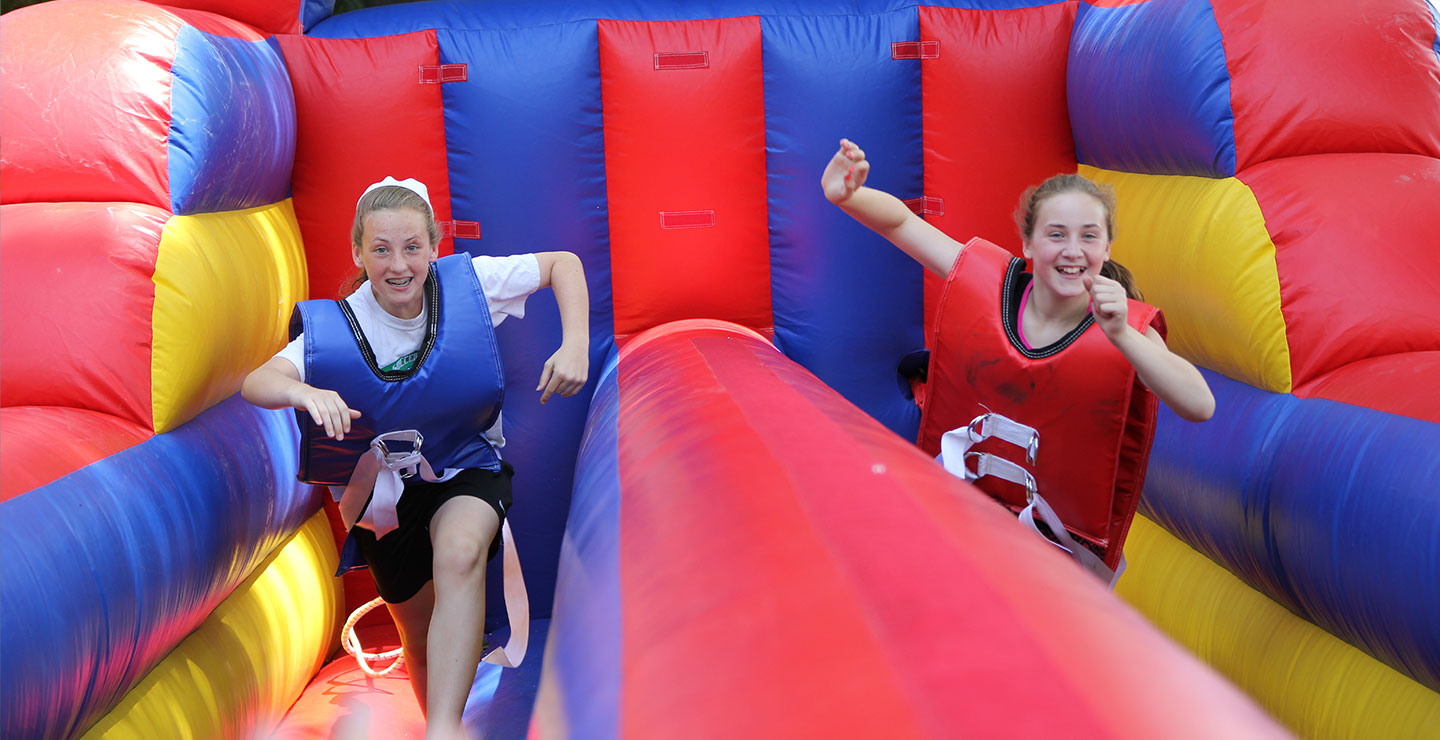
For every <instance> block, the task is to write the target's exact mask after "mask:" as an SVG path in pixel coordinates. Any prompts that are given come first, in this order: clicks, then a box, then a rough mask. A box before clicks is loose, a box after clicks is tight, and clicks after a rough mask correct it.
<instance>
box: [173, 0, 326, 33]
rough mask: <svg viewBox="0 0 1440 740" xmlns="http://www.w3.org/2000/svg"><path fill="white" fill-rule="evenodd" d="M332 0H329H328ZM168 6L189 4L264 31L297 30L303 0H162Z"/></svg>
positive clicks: (175, 6)
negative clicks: (263, 0) (257, 0)
mask: <svg viewBox="0 0 1440 740" xmlns="http://www.w3.org/2000/svg"><path fill="white" fill-rule="evenodd" d="M332 2H333V0H332ZM165 4H166V5H167V6H170V7H172V8H193V9H195V10H204V11H208V12H211V13H218V14H220V15H224V16H229V17H231V18H234V19H236V20H240V21H244V22H245V23H247V24H249V25H252V26H254V27H256V28H258V29H260V30H262V31H265V32H266V33H267V34H276V33H300V32H301V31H302V30H303V29H301V28H300V9H301V6H303V5H304V4H305V0H265V2H255V0H165Z"/></svg>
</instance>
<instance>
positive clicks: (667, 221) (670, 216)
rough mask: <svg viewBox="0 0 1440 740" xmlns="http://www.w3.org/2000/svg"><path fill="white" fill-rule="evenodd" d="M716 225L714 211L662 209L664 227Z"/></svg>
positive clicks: (705, 227)
mask: <svg viewBox="0 0 1440 740" xmlns="http://www.w3.org/2000/svg"><path fill="white" fill-rule="evenodd" d="M714 225H715V212H714V211H661V212H660V228H662V229H708V228H710V227H711V226H714Z"/></svg>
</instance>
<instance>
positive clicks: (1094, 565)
mask: <svg viewBox="0 0 1440 740" xmlns="http://www.w3.org/2000/svg"><path fill="white" fill-rule="evenodd" d="M1037 513H1038V514H1039V515H1040V518H1041V519H1042V520H1043V521H1044V522H1045V526H1047V527H1049V528H1050V533H1051V534H1052V535H1054V537H1055V540H1059V542H1056V541H1055V540H1052V539H1050V538H1049V537H1046V536H1045V534H1044V533H1043V532H1041V531H1040V528H1039V527H1037V526H1035V515H1036V514H1037ZM1020 522H1021V523H1022V524H1024V525H1025V526H1026V527H1029V528H1030V531H1032V532H1034V533H1035V534H1036V535H1037V536H1039V537H1040V539H1042V540H1045V541H1046V542H1048V543H1050V544H1051V545H1054V546H1055V547H1057V548H1059V549H1061V550H1063V551H1065V552H1066V553H1067V554H1069V555H1070V557H1071V559H1073V560H1074V561H1075V562H1076V563H1077V564H1078V565H1079V566H1080V567H1081V568H1084V569H1085V570H1086V571H1088V572H1089V573H1090V574H1091V575H1094V576H1095V577H1096V578H1099V579H1100V580H1101V581H1104V582H1105V584H1106V585H1108V586H1109V587H1110V588H1112V589H1113V588H1115V582H1116V581H1118V580H1120V574H1122V573H1124V572H1125V557H1124V556H1123V555H1122V556H1121V557H1120V566H1119V567H1118V568H1116V569H1115V570H1113V571H1112V570H1110V567H1109V566H1107V565H1105V561H1104V560H1101V559H1100V556H1098V555H1096V554H1095V553H1093V552H1091V551H1090V548H1088V547H1085V546H1084V545H1082V544H1080V543H1078V542H1076V541H1075V539H1074V538H1073V537H1071V536H1070V532H1068V531H1067V530H1066V529H1065V523H1064V522H1062V521H1060V515H1059V514H1056V513H1055V510H1054V509H1052V508H1050V504H1049V503H1047V502H1046V501H1045V499H1044V498H1042V497H1041V496H1040V494H1038V493H1037V494H1035V495H1033V496H1031V497H1030V505H1028V506H1026V507H1025V508H1024V509H1021V510H1020Z"/></svg>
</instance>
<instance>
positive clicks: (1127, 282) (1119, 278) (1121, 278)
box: [1100, 260, 1145, 301]
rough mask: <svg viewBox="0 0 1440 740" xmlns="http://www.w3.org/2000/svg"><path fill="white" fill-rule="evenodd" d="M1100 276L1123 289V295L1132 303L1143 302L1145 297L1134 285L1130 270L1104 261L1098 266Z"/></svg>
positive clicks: (1112, 262)
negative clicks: (1118, 284)
mask: <svg viewBox="0 0 1440 740" xmlns="http://www.w3.org/2000/svg"><path fill="white" fill-rule="evenodd" d="M1100 274H1101V275H1104V276H1105V277H1107V278H1110V279H1111V280H1114V281H1115V282H1117V283H1120V285H1121V286H1123V287H1124V288H1125V295H1126V297H1128V298H1129V299H1130V300H1132V301H1143V300H1145V296H1144V295H1142V294H1141V293H1140V288H1139V287H1138V286H1136V285H1135V276H1134V275H1132V274H1130V269H1129V268H1127V267H1126V266H1124V265H1122V264H1120V263H1119V262H1116V261H1115V260H1105V264H1103V265H1101V266H1100Z"/></svg>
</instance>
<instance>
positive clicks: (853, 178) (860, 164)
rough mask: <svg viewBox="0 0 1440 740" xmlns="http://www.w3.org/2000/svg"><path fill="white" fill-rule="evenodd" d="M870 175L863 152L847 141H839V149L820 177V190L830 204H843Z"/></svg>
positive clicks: (868, 164)
mask: <svg viewBox="0 0 1440 740" xmlns="http://www.w3.org/2000/svg"><path fill="white" fill-rule="evenodd" d="M869 174H870V163H869V162H866V161H865V152H864V151H863V150H862V149H861V148H860V147H858V146H855V142H853V141H850V140H849V139H841V140H840V149H839V151H837V152H835V156H833V157H831V158H830V163H829V164H828V165H826V166H825V173H824V174H822V175H821V176H820V188H821V189H822V190H824V191H825V197H826V198H827V199H828V200H829V201H830V202H831V203H836V204H839V203H844V202H845V201H847V200H849V199H850V196H852V195H854V194H855V191H856V190H859V189H860V186H861V185H864V184H865V177H866V176H867V175H869Z"/></svg>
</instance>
